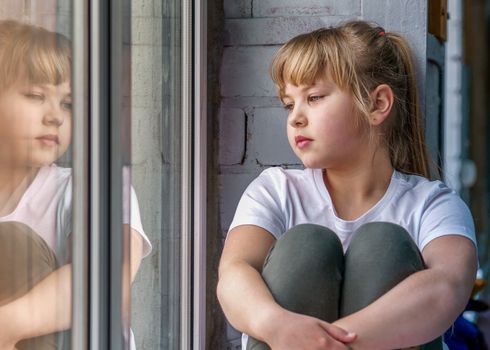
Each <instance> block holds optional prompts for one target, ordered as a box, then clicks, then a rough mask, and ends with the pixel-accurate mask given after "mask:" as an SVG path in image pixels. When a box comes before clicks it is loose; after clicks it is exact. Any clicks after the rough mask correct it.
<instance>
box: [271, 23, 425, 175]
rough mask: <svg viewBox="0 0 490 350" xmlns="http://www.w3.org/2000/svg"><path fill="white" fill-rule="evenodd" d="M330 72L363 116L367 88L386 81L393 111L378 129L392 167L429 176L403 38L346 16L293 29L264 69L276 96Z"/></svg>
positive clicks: (367, 104) (367, 103)
mask: <svg viewBox="0 0 490 350" xmlns="http://www.w3.org/2000/svg"><path fill="white" fill-rule="evenodd" d="M328 73H330V76H331V78H332V79H333V81H334V83H335V84H337V85H338V86H339V88H340V89H342V90H344V91H348V92H350V93H351V94H352V96H353V99H354V103H355V106H356V107H357V109H358V110H359V111H360V112H361V115H362V116H364V117H365V118H367V116H368V115H369V112H370V110H371V106H372V101H371V98H370V93H371V92H372V91H373V90H374V89H375V88H376V87H377V86H379V85H380V84H387V85H389V86H390V87H391V89H392V91H393V94H394V105H393V112H392V115H391V116H390V118H388V120H387V122H385V123H384V124H387V125H386V126H385V128H384V130H383V132H384V134H385V136H386V138H385V141H384V142H385V144H386V146H387V148H388V150H389V154H390V159H391V162H392V165H393V167H394V168H395V169H397V170H399V171H402V172H405V173H410V174H418V175H421V176H425V177H430V174H429V166H428V156H427V150H426V144H425V139H424V132H423V128H422V121H421V113H420V110H419V103H418V96H417V87H416V81H415V72H414V67H413V63H412V56H411V51H410V48H409V46H408V44H407V42H406V41H405V40H404V39H403V38H402V37H401V36H400V35H398V34H396V33H388V32H385V31H384V29H383V28H381V27H379V26H376V25H374V24H370V23H368V22H364V21H351V22H347V23H345V24H342V25H340V26H338V27H331V28H323V29H319V30H315V31H313V32H311V33H306V34H302V35H299V36H297V37H295V38H293V39H291V40H290V41H289V42H287V43H286V44H285V45H284V46H282V47H281V49H280V50H279V51H278V52H277V53H276V55H275V56H274V59H273V61H272V64H271V68H270V74H271V77H272V80H273V81H274V83H275V84H276V86H277V88H278V91H279V96H280V97H281V98H282V97H283V95H284V89H285V86H286V84H288V83H290V84H293V85H296V86H299V85H312V84H313V83H314V82H315V80H317V79H319V78H325V77H326V75H327V74H328Z"/></svg>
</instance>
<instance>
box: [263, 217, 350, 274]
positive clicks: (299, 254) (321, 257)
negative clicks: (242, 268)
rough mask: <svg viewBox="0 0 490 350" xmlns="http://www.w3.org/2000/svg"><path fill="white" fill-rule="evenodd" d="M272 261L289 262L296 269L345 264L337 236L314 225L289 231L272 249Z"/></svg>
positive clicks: (305, 225) (270, 256) (300, 226)
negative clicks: (312, 265)
mask: <svg viewBox="0 0 490 350" xmlns="http://www.w3.org/2000/svg"><path fill="white" fill-rule="evenodd" d="M270 259H274V260H280V261H288V263H292V264H294V265H295V266H296V267H300V266H305V265H306V266H311V264H315V265H318V264H320V265H321V264H327V265H328V264H332V263H335V264H336V265H337V264H340V265H342V264H343V249H342V244H341V243H340V240H339V238H338V237H337V235H336V234H335V233H334V232H333V231H332V230H330V229H328V228H326V227H323V226H320V225H314V224H301V225H298V226H295V227H293V228H291V229H290V230H288V231H287V232H286V233H285V234H284V235H283V236H282V237H281V238H280V239H278V240H277V242H276V243H275V245H274V246H273V247H272V249H271V251H270V253H269V256H268V257H267V259H266V264H267V263H268V262H269V261H270Z"/></svg>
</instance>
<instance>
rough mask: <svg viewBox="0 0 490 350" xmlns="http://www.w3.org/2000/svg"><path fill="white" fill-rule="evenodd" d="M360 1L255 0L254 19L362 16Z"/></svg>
mask: <svg viewBox="0 0 490 350" xmlns="http://www.w3.org/2000/svg"><path fill="white" fill-rule="evenodd" d="M360 14H361V1H360V0H343V1H338V0H309V1H303V2H299V1H297V0H253V17H255V18H257V17H282V16H337V15H350V16H353V15H360Z"/></svg>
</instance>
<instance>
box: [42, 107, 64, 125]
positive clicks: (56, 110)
mask: <svg viewBox="0 0 490 350" xmlns="http://www.w3.org/2000/svg"><path fill="white" fill-rule="evenodd" d="M63 113H64V111H63V110H62V108H61V107H60V106H57V105H56V104H52V105H50V106H49V108H48V110H47V111H46V113H45V114H44V123H45V124H46V125H56V126H61V125H62V124H63V121H64V120H65V116H64V114H63Z"/></svg>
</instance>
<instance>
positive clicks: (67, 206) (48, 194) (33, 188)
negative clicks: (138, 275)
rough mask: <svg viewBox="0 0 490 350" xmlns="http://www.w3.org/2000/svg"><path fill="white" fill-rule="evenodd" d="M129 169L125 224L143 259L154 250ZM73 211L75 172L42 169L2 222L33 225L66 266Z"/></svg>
mask: <svg viewBox="0 0 490 350" xmlns="http://www.w3.org/2000/svg"><path fill="white" fill-rule="evenodd" d="M127 170H128V169H127V168H125V169H124V171H123V183H124V188H123V224H130V225H131V228H132V229H134V230H136V231H137V232H138V233H139V234H140V235H141V236H142V237H143V241H144V243H143V244H144V246H143V256H147V255H148V254H149V253H150V251H151V243H150V241H149V240H148V237H147V236H146V234H145V232H144V230H143V225H142V224H141V216H140V211H139V205H138V199H137V197H136V193H135V192H134V189H133V187H132V186H131V196H128V195H127V191H128V189H129V186H127V185H126V184H129V183H130V182H129V172H128V171H127ZM128 201H130V203H129V204H130V210H128ZM71 208H72V177H71V169H70V168H61V167H58V166H56V165H54V164H53V165H51V166H46V167H42V168H41V169H39V172H38V173H37V175H36V177H35V178H34V180H33V181H32V183H31V184H30V186H29V187H28V188H27V190H26V191H25V193H24V194H23V196H22V198H21V200H20V201H19V203H18V204H17V207H16V208H15V209H14V211H13V212H12V213H10V214H9V215H6V216H3V217H0V222H6V221H17V222H21V223H23V224H25V225H27V226H29V227H30V228H31V229H32V230H33V231H34V232H36V233H37V234H38V235H39V236H41V237H42V238H43V239H44V240H45V241H46V243H47V244H48V246H49V247H50V248H51V249H52V250H53V251H54V252H55V253H56V256H57V258H58V260H60V263H62V264H63V263H67V262H68V261H69V260H70V257H69V247H68V246H67V240H66V238H67V237H68V236H69V235H70V234H71V232H72V220H71ZM129 343H130V349H132V350H133V349H135V344H134V336H133V332H132V331H131V332H130V339H129Z"/></svg>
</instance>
